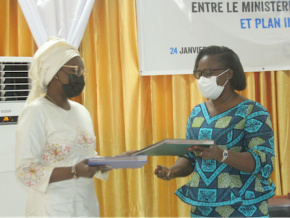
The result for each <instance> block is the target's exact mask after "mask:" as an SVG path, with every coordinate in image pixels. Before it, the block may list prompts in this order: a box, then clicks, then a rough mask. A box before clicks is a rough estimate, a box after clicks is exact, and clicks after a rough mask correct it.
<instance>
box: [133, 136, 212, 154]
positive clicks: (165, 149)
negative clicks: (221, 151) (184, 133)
mask: <svg viewBox="0 0 290 218" xmlns="http://www.w3.org/2000/svg"><path fill="white" fill-rule="evenodd" d="M195 145H198V146H212V145H214V140H188V139H164V140H162V141H160V142H157V143H155V144H153V145H150V146H148V147H146V148H143V149H141V150H139V151H136V152H135V153H134V154H133V155H148V156H161V155H162V156H182V155H184V154H186V153H189V151H188V150H187V148H192V147H193V146H195Z"/></svg>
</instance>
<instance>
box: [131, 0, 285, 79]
mask: <svg viewBox="0 0 290 218" xmlns="http://www.w3.org/2000/svg"><path fill="white" fill-rule="evenodd" d="M136 5H137V22H138V45H139V46H138V47H139V69H140V75H166V74H191V73H192V70H193V66H194V61H195V58H196V55H197V53H198V51H199V50H200V49H202V47H204V46H209V45H223V46H227V47H229V48H231V49H233V50H234V51H235V52H236V53H237V54H238V55H239V57H240V59H241V61H242V64H243V66H244V70H245V71H246V72H253V71H268V70H290V1H288V0H282V1H281V0H279V1H277V0H274V1H273V0H272V1H241V0H239V1H230V0H228V1H226V0H218V1H207V0H200V1H194V0H136Z"/></svg>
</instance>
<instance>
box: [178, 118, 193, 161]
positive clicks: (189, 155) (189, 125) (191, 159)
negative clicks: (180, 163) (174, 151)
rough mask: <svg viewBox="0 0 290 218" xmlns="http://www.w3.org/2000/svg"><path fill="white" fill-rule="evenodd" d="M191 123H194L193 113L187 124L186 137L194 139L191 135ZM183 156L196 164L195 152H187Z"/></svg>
mask: <svg viewBox="0 0 290 218" xmlns="http://www.w3.org/2000/svg"><path fill="white" fill-rule="evenodd" d="M191 123H192V114H191V115H190V116H189V118H188V121H187V125H186V139H192V138H191V137H190V129H191ZM181 157H183V158H186V159H187V160H189V161H190V162H191V163H192V166H194V165H195V159H196V156H195V154H194V152H190V153H187V154H185V155H182V156H181Z"/></svg>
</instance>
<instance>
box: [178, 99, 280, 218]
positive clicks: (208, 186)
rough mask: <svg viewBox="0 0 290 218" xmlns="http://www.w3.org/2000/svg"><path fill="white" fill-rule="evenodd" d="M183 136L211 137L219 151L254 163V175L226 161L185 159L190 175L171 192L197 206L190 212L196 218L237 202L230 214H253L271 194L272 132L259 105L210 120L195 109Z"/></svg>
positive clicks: (249, 104) (247, 105)
mask: <svg viewBox="0 0 290 218" xmlns="http://www.w3.org/2000/svg"><path fill="white" fill-rule="evenodd" d="M201 121H202V122H201ZM186 138H187V139H200V140H201V139H214V140H215V142H216V144H217V145H218V146H219V147H220V148H223V149H228V150H232V151H235V152H246V151H247V152H250V153H251V154H252V156H253V158H254V160H255V163H256V165H255V170H254V172H253V173H245V172H241V171H239V170H237V169H235V168H232V167H231V166H228V165H226V164H225V163H220V162H218V161H215V160H204V159H202V158H201V157H199V156H196V155H195V154H194V152H191V153H188V154H186V155H184V156H183V157H184V158H187V159H188V160H189V161H191V162H192V165H193V166H194V171H193V174H192V178H191V180H190V181H189V182H188V183H187V184H186V185H184V186H182V187H180V188H179V189H178V190H176V192H175V193H176V195H177V196H178V197H179V198H180V199H181V200H183V201H184V202H185V203H188V204H190V205H192V206H196V207H198V209H197V210H195V211H196V213H197V214H199V215H200V216H208V214H210V213H213V212H212V210H210V208H211V207H212V208H211V209H213V208H214V207H217V208H222V207H226V206H230V205H237V204H239V206H238V207H235V209H234V210H235V211H238V212H237V213H239V214H240V216H252V215H253V214H256V215H257V212H256V211H257V207H256V206H255V205H257V204H261V202H265V201H266V200H267V199H268V198H270V197H272V196H274V190H275V188H276V187H275V185H274V184H273V182H272V181H271V179H270V178H269V176H270V174H271V172H272V171H273V164H274V134H273V130H272V125H271V118H270V115H269V113H268V112H267V110H266V109H265V108H264V107H263V106H262V105H261V104H259V103H257V102H254V101H250V100H248V101H244V102H241V103H240V104H238V105H237V106H235V107H233V108H231V109H229V110H227V111H225V112H223V113H221V114H219V115H216V116H213V117H210V115H209V113H208V110H207V108H206V105H205V103H202V104H200V105H197V106H196V107H195V108H194V109H193V110H192V112H191V114H190V116H189V118H188V122H187V131H186ZM191 181H197V182H198V183H197V185H196V184H195V183H192V182H191ZM192 184H195V186H191V185H192ZM196 186H197V187H196ZM263 206H264V203H263ZM197 211H198V212H197ZM258 211H259V210H258ZM194 214H195V212H191V215H194ZM233 214H235V213H233ZM261 216H262V215H261ZM263 216H267V214H264V215H263Z"/></svg>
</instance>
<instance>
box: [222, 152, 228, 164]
mask: <svg viewBox="0 0 290 218" xmlns="http://www.w3.org/2000/svg"><path fill="white" fill-rule="evenodd" d="M228 156H229V151H228V150H224V151H223V159H222V160H221V162H224V161H225V160H226V159H227V158H228Z"/></svg>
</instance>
